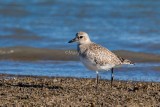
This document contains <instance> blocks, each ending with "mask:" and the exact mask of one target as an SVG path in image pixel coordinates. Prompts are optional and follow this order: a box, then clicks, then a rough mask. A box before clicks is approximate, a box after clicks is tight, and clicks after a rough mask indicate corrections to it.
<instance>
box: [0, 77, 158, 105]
mask: <svg viewBox="0 0 160 107" xmlns="http://www.w3.org/2000/svg"><path fill="white" fill-rule="evenodd" d="M0 106H51V107H52V106H55V107H69V106H70V107H82V106H86V107H113V106H114V107H121V106H123V107H124V106H127V107H138V106H140V107H141V106H145V107H150V106H154V107H158V106H160V83H155V82H134V81H117V80H116V81H114V82H113V87H112V88H111V87H110V81H109V80H100V82H99V87H98V89H97V88H96V84H95V79H89V78H87V79H84V78H67V77H40V76H20V75H8V74H0Z"/></svg>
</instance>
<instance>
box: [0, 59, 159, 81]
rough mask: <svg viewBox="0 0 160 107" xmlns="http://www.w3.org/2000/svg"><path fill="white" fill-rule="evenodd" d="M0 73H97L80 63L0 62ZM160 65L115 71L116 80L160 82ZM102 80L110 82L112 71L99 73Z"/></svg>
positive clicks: (123, 68) (68, 74)
mask: <svg viewBox="0 0 160 107" xmlns="http://www.w3.org/2000/svg"><path fill="white" fill-rule="evenodd" d="M0 65H1V68H0V73H5V74H16V75H36V76H37V75H38V76H58V77H78V78H95V77H96V73H95V72H93V71H89V70H87V69H86V68H85V67H84V66H83V65H82V63H80V62H79V61H36V62H35V61H34V62H28V61H25V62H22V61H0ZM158 66H160V63H141V64H136V65H135V66H125V67H122V68H116V69H115V70H114V76H115V77H114V78H115V79H116V80H130V81H154V82H160V78H159V77H160V71H158V70H155V68H156V67H158ZM99 73H100V77H101V79H108V80H110V75H111V74H110V71H107V72H99Z"/></svg>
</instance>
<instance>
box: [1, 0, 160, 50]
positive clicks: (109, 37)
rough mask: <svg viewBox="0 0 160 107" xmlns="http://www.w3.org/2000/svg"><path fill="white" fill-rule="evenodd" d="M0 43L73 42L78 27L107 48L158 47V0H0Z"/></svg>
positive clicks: (59, 44) (52, 44)
mask: <svg viewBox="0 0 160 107" xmlns="http://www.w3.org/2000/svg"><path fill="white" fill-rule="evenodd" d="M0 23H1V24H0V47H9V46H17V45H18V46H31V47H40V48H42V47H43V48H53V49H55V48H58V49H66V48H69V49H70V48H75V45H69V44H67V42H68V41H69V40H70V39H71V38H73V37H74V36H75V33H76V32H78V31H85V32H87V33H89V35H90V37H91V39H92V40H93V41H95V42H97V43H99V44H101V45H103V46H106V47H108V48H109V49H111V50H122V49H123V50H130V51H136V52H147V53H160V42H159V41H160V1H159V0H154V1H153V0H100V1H96V0H92V1H90V0H81V1H76V0H71V1H67V0H28V1H26V0H14V1H13V0H1V1H0Z"/></svg>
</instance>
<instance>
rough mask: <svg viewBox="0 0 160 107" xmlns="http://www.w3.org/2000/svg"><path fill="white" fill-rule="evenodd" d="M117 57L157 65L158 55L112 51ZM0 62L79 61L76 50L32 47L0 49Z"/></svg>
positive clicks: (159, 58)
mask: <svg viewBox="0 0 160 107" xmlns="http://www.w3.org/2000/svg"><path fill="white" fill-rule="evenodd" d="M112 52H113V53H115V54H116V55H118V56H121V57H123V58H126V59H130V60H131V61H132V62H135V63H145V62H150V63H159V62H160V55H159V54H153V53H142V52H133V51H127V50H113V51H112ZM0 60H14V61H37V60H55V61H60V60H61V61H79V58H78V54H77V51H76V50H73V49H70V50H56V49H46V48H34V47H23V46H22V47H6V48H0Z"/></svg>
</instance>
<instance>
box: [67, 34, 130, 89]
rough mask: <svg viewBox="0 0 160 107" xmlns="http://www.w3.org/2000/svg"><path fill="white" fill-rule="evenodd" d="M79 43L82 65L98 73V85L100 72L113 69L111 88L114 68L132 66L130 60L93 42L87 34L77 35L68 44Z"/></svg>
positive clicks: (78, 48)
mask: <svg viewBox="0 0 160 107" xmlns="http://www.w3.org/2000/svg"><path fill="white" fill-rule="evenodd" d="M72 42H77V43H78V46H77V50H78V53H79V56H80V60H81V61H82V63H83V64H84V65H85V66H86V67H87V68H88V69H90V70H93V71H96V73H97V78H96V80H97V85H98V81H99V75H98V72H99V71H108V70H110V69H111V87H112V82H113V77H114V75H113V68H115V67H118V66H120V65H123V64H132V62H131V61H130V60H128V59H124V58H121V57H119V56H117V55H115V54H114V53H112V52H111V51H109V50H108V49H107V48H104V47H102V46H101V45H98V44H96V43H94V42H92V41H91V40H90V38H89V36H88V34H87V33H85V32H78V33H76V37H75V38H74V39H72V40H71V41H69V42H68V43H72Z"/></svg>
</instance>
